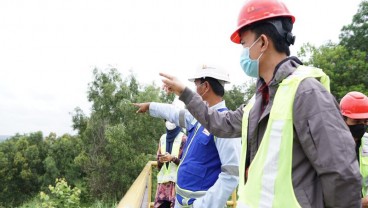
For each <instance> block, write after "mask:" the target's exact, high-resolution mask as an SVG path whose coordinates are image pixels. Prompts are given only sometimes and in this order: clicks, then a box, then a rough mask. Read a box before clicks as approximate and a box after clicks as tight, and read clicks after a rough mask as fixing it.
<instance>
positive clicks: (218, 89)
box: [199, 77, 225, 97]
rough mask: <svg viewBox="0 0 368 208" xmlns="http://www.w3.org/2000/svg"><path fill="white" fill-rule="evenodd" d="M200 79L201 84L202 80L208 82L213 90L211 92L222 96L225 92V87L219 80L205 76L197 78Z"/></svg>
mask: <svg viewBox="0 0 368 208" xmlns="http://www.w3.org/2000/svg"><path fill="white" fill-rule="evenodd" d="M199 80H200V81H201V84H202V83H204V82H206V81H207V82H208V83H209V84H210V86H211V88H212V90H213V92H214V93H215V94H216V95H217V96H221V97H223V96H224V94H225V89H224V86H222V84H220V82H219V81H218V80H217V79H215V78H212V77H205V78H200V79H199Z"/></svg>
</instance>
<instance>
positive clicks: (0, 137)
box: [0, 135, 11, 142]
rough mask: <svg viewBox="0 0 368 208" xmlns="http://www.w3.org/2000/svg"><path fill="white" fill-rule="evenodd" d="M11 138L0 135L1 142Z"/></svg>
mask: <svg viewBox="0 0 368 208" xmlns="http://www.w3.org/2000/svg"><path fill="white" fill-rule="evenodd" d="M10 137H11V136H10V135H0V142H2V141H4V140H6V139H8V138H10Z"/></svg>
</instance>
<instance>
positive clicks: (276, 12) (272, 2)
mask: <svg viewBox="0 0 368 208" xmlns="http://www.w3.org/2000/svg"><path fill="white" fill-rule="evenodd" d="M273 17H290V18H291V21H292V23H294V22H295V17H294V16H293V15H291V14H290V12H289V10H288V9H287V8H286V6H285V5H284V3H282V2H280V1H278V0H248V1H247V2H246V3H245V4H244V6H243V8H242V9H241V10H240V13H239V17H238V28H237V29H236V30H235V32H233V34H232V35H231V37H230V39H231V41H233V42H234V43H240V35H239V30H240V29H241V28H242V27H244V26H247V25H250V24H252V23H254V22H258V21H261V20H264V19H269V18H273Z"/></svg>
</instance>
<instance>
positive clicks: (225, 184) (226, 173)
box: [135, 65, 241, 208]
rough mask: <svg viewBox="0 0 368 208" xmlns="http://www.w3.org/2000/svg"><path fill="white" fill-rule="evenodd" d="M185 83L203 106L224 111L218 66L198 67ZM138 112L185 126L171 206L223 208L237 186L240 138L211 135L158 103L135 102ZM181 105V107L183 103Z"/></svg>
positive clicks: (222, 79) (184, 115) (222, 81)
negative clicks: (183, 141) (189, 83)
mask: <svg viewBox="0 0 368 208" xmlns="http://www.w3.org/2000/svg"><path fill="white" fill-rule="evenodd" d="M189 81H192V82H194V84H195V86H196V91H197V93H198V96H200V97H201V98H203V100H204V101H205V102H202V103H203V105H206V106H208V108H210V109H213V110H214V111H216V112H226V111H227V110H228V109H227V108H226V105H225V101H224V100H223V99H222V97H223V95H224V93H225V90H224V85H225V83H229V75H228V73H227V72H226V71H225V70H223V69H222V68H220V67H218V66H206V65H203V66H201V67H199V68H198V69H197V71H196V73H195V75H194V76H193V77H191V78H190V79H189ZM135 105H136V106H137V107H139V109H138V110H137V112H138V113H144V112H147V111H149V113H150V115H151V116H153V117H159V118H164V119H166V120H168V121H170V122H173V123H175V124H176V125H179V124H180V126H182V127H183V128H184V127H185V128H186V130H187V132H188V140H187V142H186V145H185V147H184V154H183V156H182V158H181V162H180V165H179V168H178V180H177V184H176V202H175V207H176V208H181V207H194V208H223V207H225V205H226V201H227V199H228V198H229V196H230V195H231V193H232V192H233V191H234V190H235V188H236V187H237V185H238V178H239V177H238V175H239V174H238V169H239V158H240V147H241V143H240V138H236V139H231V140H229V139H224V138H220V137H215V136H213V135H212V134H211V133H210V131H208V130H207V129H206V128H204V127H203V126H202V125H201V124H200V123H198V122H197V121H196V120H195V119H194V118H193V116H192V115H191V114H190V113H189V112H188V111H186V110H180V109H175V108H173V107H172V106H171V105H168V104H162V103H154V102H151V103H137V104H135ZM183 105H184V104H183Z"/></svg>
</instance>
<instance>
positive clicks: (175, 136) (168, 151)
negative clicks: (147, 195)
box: [154, 120, 187, 208]
mask: <svg viewBox="0 0 368 208" xmlns="http://www.w3.org/2000/svg"><path fill="white" fill-rule="evenodd" d="M165 128H166V133H165V134H163V135H162V136H161V138H160V142H159V145H158V150H157V167H158V169H159V173H158V174H157V190H156V197H155V203H154V207H155V208H173V207H174V205H175V183H176V175H177V169H178V165H179V163H180V159H179V158H180V157H181V155H182V153H183V148H184V145H185V142H186V139H187V136H186V135H185V134H184V133H183V132H182V131H181V130H182V128H181V127H179V126H176V125H175V124H174V123H171V122H170V121H166V120H165Z"/></svg>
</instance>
